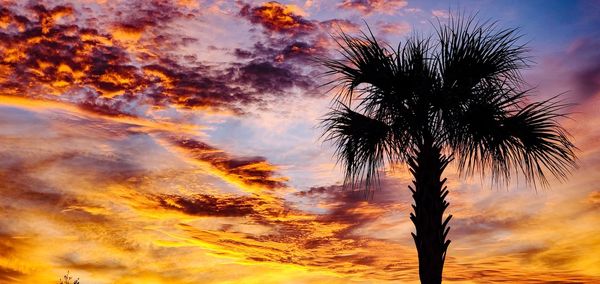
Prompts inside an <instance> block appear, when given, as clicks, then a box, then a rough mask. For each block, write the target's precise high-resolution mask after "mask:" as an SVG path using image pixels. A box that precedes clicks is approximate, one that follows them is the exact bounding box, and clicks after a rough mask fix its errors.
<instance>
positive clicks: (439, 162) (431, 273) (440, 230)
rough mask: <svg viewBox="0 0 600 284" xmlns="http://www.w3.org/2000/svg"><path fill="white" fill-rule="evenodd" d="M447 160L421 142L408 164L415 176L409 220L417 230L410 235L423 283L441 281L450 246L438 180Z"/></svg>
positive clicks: (442, 190)
mask: <svg viewBox="0 0 600 284" xmlns="http://www.w3.org/2000/svg"><path fill="white" fill-rule="evenodd" d="M450 161H451V158H449V157H446V156H444V155H442V154H441V149H440V148H439V147H437V146H434V145H432V143H429V144H428V143H424V144H423V145H421V146H420V147H419V149H418V153H417V154H416V155H415V157H413V158H412V159H411V160H410V161H409V163H408V164H409V167H410V171H411V173H412V175H413V177H414V180H413V186H409V188H410V190H411V191H412V193H413V199H414V205H413V210H414V213H411V214H410V219H411V220H412V222H413V224H414V225H415V229H416V233H412V236H413V239H414V240H415V245H416V247H417V252H418V255H419V277H420V279H421V283H424V284H432V283H436V284H437V283H441V282H442V270H443V268H444V260H445V259H446V250H447V248H448V245H449V244H450V240H446V237H447V235H448V231H449V230H450V227H448V226H447V225H448V222H449V221H450V218H452V215H449V216H448V217H447V218H446V219H445V220H443V219H442V218H443V215H444V211H445V210H446V208H448V202H446V201H445V200H444V199H445V197H446V195H447V194H448V190H447V188H446V187H445V186H444V183H445V182H446V179H445V178H444V179H443V180H441V176H442V173H443V172H444V169H445V168H446V166H447V165H448V163H449V162H450Z"/></svg>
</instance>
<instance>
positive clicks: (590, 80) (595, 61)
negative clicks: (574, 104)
mask: <svg viewBox="0 0 600 284" xmlns="http://www.w3.org/2000/svg"><path fill="white" fill-rule="evenodd" d="M567 56H568V57H569V59H568V60H569V62H565V63H567V64H570V65H572V66H573V68H575V72H573V73H572V81H573V82H574V85H575V87H576V88H577V89H576V91H577V93H578V94H579V95H580V96H581V97H582V98H591V97H593V96H595V95H597V94H599V93H600V41H598V39H597V38H581V39H578V40H576V41H575V42H573V43H572V44H571V46H570V47H569V49H568V50H567Z"/></svg>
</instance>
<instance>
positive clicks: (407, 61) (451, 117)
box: [319, 17, 576, 283]
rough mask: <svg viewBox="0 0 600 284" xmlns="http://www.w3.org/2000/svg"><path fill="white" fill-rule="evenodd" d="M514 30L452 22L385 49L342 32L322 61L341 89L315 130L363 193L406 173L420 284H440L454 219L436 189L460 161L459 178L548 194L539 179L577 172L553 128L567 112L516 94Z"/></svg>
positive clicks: (519, 55) (558, 104) (561, 133)
mask: <svg viewBox="0 0 600 284" xmlns="http://www.w3.org/2000/svg"><path fill="white" fill-rule="evenodd" d="M519 38H520V36H519V35H518V34H517V31H516V30H515V29H499V28H497V25H496V23H494V22H479V21H477V20H476V19H475V18H474V17H468V18H460V17H458V18H457V17H452V18H451V19H450V20H449V23H448V24H441V23H439V22H438V25H437V26H436V34H435V35H434V36H431V37H427V38H426V37H421V36H417V35H414V36H412V37H410V38H408V39H407V40H406V41H405V42H404V44H403V45H402V44H399V45H398V47H397V48H395V49H394V48H392V47H391V46H389V45H387V44H382V43H381V42H379V41H378V40H377V39H376V38H375V37H374V36H373V34H372V33H371V31H370V30H369V31H368V33H365V32H363V33H362V35H360V36H358V37H354V36H350V35H348V34H345V33H343V32H341V33H340V34H339V39H338V40H337V43H338V45H339V48H340V52H341V55H342V58H341V59H337V58H320V59H319V61H320V62H321V63H322V64H323V65H324V66H325V67H326V68H327V71H326V73H325V75H327V76H331V77H330V78H331V81H330V82H329V83H328V84H326V85H328V86H330V87H331V88H332V90H333V89H338V90H339V93H337V95H336V96H335V98H334V100H333V103H332V110H331V112H329V113H328V114H327V115H326V117H325V119H324V120H323V124H322V125H323V127H324V130H325V131H324V137H325V139H326V140H327V141H332V142H333V143H334V145H335V146H336V155H337V157H338V161H339V163H341V165H342V166H343V167H344V170H345V185H346V186H349V187H352V188H354V187H355V185H357V184H361V183H362V184H363V185H364V188H365V189H366V192H368V191H369V190H370V189H371V188H372V187H373V186H374V182H377V180H378V170H379V169H380V168H381V167H383V166H385V165H386V164H388V165H389V164H396V163H407V164H408V166H409V169H410V171H411V173H412V175H413V177H414V180H413V185H412V186H410V187H409V188H410V189H411V191H412V192H413V198H414V201H415V204H414V205H413V208H414V213H411V220H412V221H413V223H414V224H415V227H416V234H413V238H414V240H415V244H416V246H417V251H418V253H419V270H420V277H421V282H423V283H440V282H441V275H442V269H443V264H444V260H445V257H446V250H447V247H448V245H449V243H450V241H449V240H446V237H447V234H448V231H449V229H450V228H449V227H447V225H448V222H449V221H450V218H451V217H452V216H451V215H450V216H448V217H447V218H446V219H443V218H442V217H443V214H444V211H445V209H446V208H447V207H448V202H446V201H445V200H444V199H445V197H446V195H447V194H448V191H447V189H446V187H445V186H444V183H445V181H446V179H442V178H441V175H442V174H443V171H444V169H445V168H446V166H447V165H448V164H449V163H450V162H452V161H456V165H457V167H458V170H459V171H460V173H461V174H467V175H470V174H473V173H474V172H479V173H481V174H482V175H484V174H486V173H490V174H491V178H492V181H493V182H500V181H503V182H505V183H508V181H509V179H510V177H511V176H512V175H513V174H522V175H523V176H524V177H525V179H526V181H527V182H528V183H530V184H533V185H534V186H537V185H538V184H540V185H542V186H547V185H548V181H547V177H546V175H547V173H550V174H551V175H553V176H555V177H557V178H559V179H564V178H566V177H567V174H568V173H569V171H570V170H571V169H572V168H573V167H574V166H575V159H576V157H575V153H574V150H575V146H574V145H573V144H572V143H571V142H570V141H569V138H568V134H567V132H566V131H565V129H564V128H563V127H561V126H560V125H559V123H558V121H557V119H559V118H561V117H564V116H565V113H564V110H565V108H566V107H567V106H568V104H565V103H564V102H562V101H561V100H559V98H558V97H557V96H554V97H552V98H550V99H546V100H542V101H535V100H533V98H532V97H531V95H530V90H527V89H523V87H522V86H523V80H522V76H521V73H520V70H521V69H522V68H523V67H526V66H527V65H528V60H527V57H526V56H525V52H526V48H525V47H524V45H521V44H518V41H519Z"/></svg>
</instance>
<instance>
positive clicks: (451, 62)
mask: <svg viewBox="0 0 600 284" xmlns="http://www.w3.org/2000/svg"><path fill="white" fill-rule="evenodd" d="M517 32H518V30H517V29H498V28H497V27H496V23H494V22H491V23H490V22H478V21H476V20H475V18H474V17H467V18H463V17H460V18H455V17H451V20H450V23H449V24H448V25H440V26H439V27H437V35H438V40H439V54H438V58H437V60H438V66H439V71H440V75H441V77H442V80H443V85H444V89H445V90H446V92H448V93H449V94H450V95H453V96H461V95H469V92H470V90H471V89H472V88H473V87H475V86H477V85H478V84H480V83H482V82H484V83H487V84H506V83H510V84H519V83H520V82H521V74H520V70H521V69H522V68H524V67H526V66H527V65H528V60H527V57H526V56H525V55H524V53H525V52H526V48H525V46H524V45H523V44H519V43H518V42H519V39H520V37H521V36H520V35H519V34H518V33H517ZM451 99H452V100H456V98H451Z"/></svg>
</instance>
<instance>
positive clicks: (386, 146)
mask: <svg viewBox="0 0 600 284" xmlns="http://www.w3.org/2000/svg"><path fill="white" fill-rule="evenodd" d="M340 104H341V103H340ZM341 105H342V107H340V108H337V109H333V110H331V112H329V113H328V114H327V115H326V117H325V119H323V121H322V126H323V127H324V129H325V132H324V133H325V140H326V141H331V142H333V143H334V145H335V147H336V156H337V157H338V163H340V164H342V166H343V167H344V169H345V179H344V183H345V184H346V185H347V186H348V185H349V186H350V187H352V188H354V186H355V185H356V184H359V183H361V182H364V185H365V188H369V187H370V186H371V185H372V184H373V182H374V181H377V180H378V174H377V170H378V169H379V167H380V166H382V165H383V162H384V158H385V155H386V153H388V152H389V151H391V149H392V148H393V145H392V143H391V141H390V137H389V136H390V127H389V126H388V125H387V124H385V123H383V122H381V121H378V120H376V119H373V118H370V117H368V116H365V115H363V114H360V113H358V112H356V111H353V110H352V109H350V108H349V107H348V106H346V105H344V104H341Z"/></svg>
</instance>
